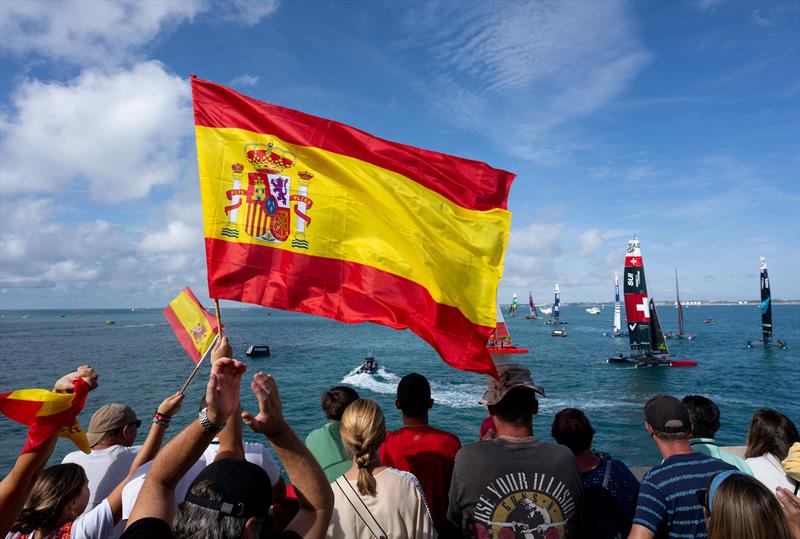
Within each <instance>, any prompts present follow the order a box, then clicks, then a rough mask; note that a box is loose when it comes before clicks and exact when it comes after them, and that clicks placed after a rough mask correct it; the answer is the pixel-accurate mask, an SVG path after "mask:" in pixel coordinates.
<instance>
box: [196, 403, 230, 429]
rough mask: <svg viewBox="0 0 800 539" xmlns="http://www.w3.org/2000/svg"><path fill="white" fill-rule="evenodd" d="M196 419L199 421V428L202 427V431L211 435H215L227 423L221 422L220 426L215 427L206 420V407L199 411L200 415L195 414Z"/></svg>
mask: <svg viewBox="0 0 800 539" xmlns="http://www.w3.org/2000/svg"><path fill="white" fill-rule="evenodd" d="M197 419H199V420H200V426H201V427H203V430H204V431H206V432H210V433H211V434H217V433H218V432H219V431H221V430H222V429H223V428H224V427H225V423H227V421H223V422H222V425H215V424H214V423H212V422H211V420H210V419H208V407H206V408H203V409H202V410H200V413H198V414H197Z"/></svg>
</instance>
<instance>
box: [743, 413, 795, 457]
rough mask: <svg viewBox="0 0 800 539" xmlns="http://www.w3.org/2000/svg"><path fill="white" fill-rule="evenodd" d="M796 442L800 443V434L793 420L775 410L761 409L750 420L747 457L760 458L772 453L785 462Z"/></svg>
mask: <svg viewBox="0 0 800 539" xmlns="http://www.w3.org/2000/svg"><path fill="white" fill-rule="evenodd" d="M795 442H800V434H798V432H797V427H795V425H794V423H792V420H791V419H789V418H788V417H786V416H785V415H783V414H782V413H780V412H777V411H775V410H771V409H769V408H761V409H759V410H756V413H754V414H753V419H751V420H750V430H749V431H748V432H747V451H746V452H745V457H747V458H750V457H760V456H763V455H766V454H767V453H770V454H771V455H773V456H774V457H775V458H777V459H778V460H783V459H785V458H786V455H788V454H789V448H790V447H791V446H792V444H793V443H795Z"/></svg>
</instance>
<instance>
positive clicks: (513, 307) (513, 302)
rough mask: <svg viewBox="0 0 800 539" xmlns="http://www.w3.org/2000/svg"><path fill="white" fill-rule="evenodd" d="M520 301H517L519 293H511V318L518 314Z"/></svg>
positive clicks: (509, 309) (509, 311) (509, 310)
mask: <svg viewBox="0 0 800 539" xmlns="http://www.w3.org/2000/svg"><path fill="white" fill-rule="evenodd" d="M518 303H519V302H518V301H517V295H516V294H512V295H511V307H509V308H508V316H510V317H511V318H514V317H515V316H517V305H518Z"/></svg>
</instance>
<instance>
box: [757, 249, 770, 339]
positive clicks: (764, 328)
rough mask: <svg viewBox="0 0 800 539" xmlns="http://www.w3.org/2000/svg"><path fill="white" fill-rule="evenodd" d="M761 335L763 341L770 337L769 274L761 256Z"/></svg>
mask: <svg viewBox="0 0 800 539" xmlns="http://www.w3.org/2000/svg"><path fill="white" fill-rule="evenodd" d="M759 269H760V270H761V335H762V338H763V339H764V343H768V342H769V341H770V339H772V295H771V293H770V289H769V275H768V274H767V262H766V260H765V259H764V257H763V256H762V257H761V264H760V266H759Z"/></svg>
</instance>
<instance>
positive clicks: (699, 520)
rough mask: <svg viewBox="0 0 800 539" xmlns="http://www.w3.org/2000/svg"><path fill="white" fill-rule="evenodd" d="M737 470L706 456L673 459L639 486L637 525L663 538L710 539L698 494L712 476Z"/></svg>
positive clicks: (647, 476) (645, 477) (665, 462)
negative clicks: (725, 471) (706, 538)
mask: <svg viewBox="0 0 800 539" xmlns="http://www.w3.org/2000/svg"><path fill="white" fill-rule="evenodd" d="M735 469H736V468H735V467H734V466H731V465H730V464H728V463H727V462H723V461H721V460H719V459H715V458H713V457H709V456H708V455H703V454H702V453H689V454H686V455H673V456H671V457H669V458H668V459H666V460H664V462H662V463H661V464H659V465H658V466H654V467H653V468H652V469H651V470H650V471H649V472H647V473H646V474H645V476H644V479H643V480H642V484H641V486H640V487H639V500H638V502H637V504H636V516H635V517H634V518H633V523H634V524H639V525H641V526H644V527H645V528H647V529H648V530H650V531H652V532H653V533H655V534H657V536H659V537H669V538H670V539H695V538H703V537H706V536H707V535H708V532H707V530H706V520H705V517H704V515H703V506H702V505H700V503H699V501H698V499H697V491H698V490H702V489H705V488H706V482H707V481H708V478H709V477H711V476H713V475H716V474H717V473H719V472H721V471H724V470H735Z"/></svg>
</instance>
